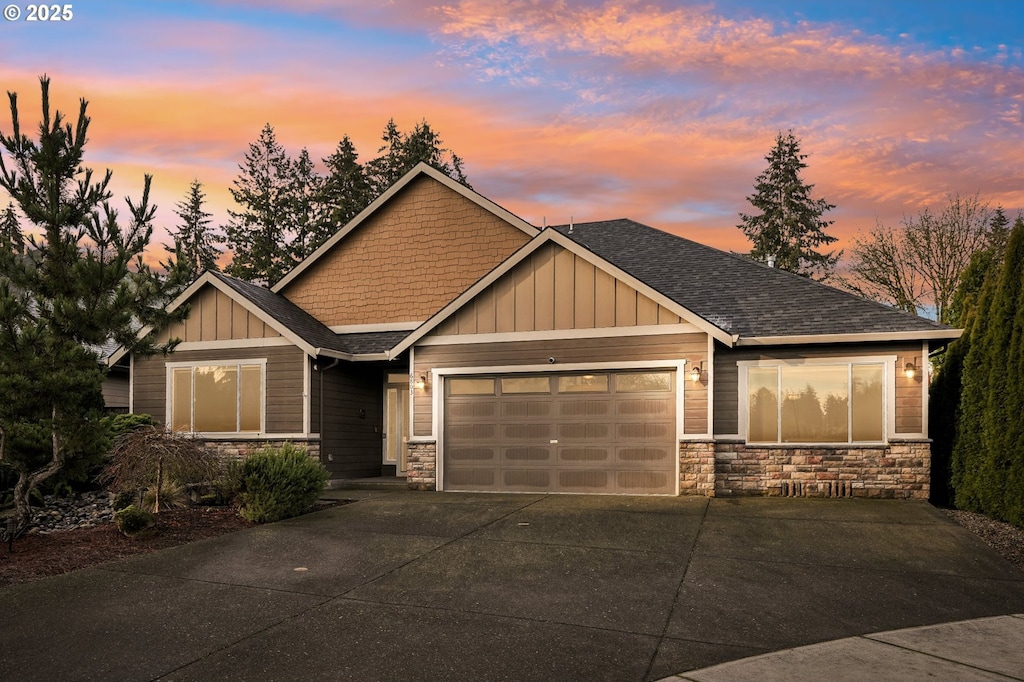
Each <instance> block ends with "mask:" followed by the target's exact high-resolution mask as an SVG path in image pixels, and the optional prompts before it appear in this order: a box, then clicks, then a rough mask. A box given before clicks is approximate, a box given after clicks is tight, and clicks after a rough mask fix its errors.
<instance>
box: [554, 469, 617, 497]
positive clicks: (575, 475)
mask: <svg viewBox="0 0 1024 682" xmlns="http://www.w3.org/2000/svg"><path fill="white" fill-rule="evenodd" d="M610 483H611V476H610V475H609V473H608V472H607V471H605V470H603V469H563V470H560V471H559V472H558V489H559V491H561V492H572V493H591V492H593V493H597V492H602V493H603V492H608V486H609V484H610Z"/></svg>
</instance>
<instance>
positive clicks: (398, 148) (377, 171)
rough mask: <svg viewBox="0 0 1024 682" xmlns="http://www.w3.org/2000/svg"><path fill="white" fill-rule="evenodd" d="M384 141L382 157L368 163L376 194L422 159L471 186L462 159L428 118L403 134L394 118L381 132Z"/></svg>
mask: <svg viewBox="0 0 1024 682" xmlns="http://www.w3.org/2000/svg"><path fill="white" fill-rule="evenodd" d="M381 141H382V142H383V143H384V144H383V145H382V146H381V147H380V149H378V150H377V153H378V156H377V157H376V158H375V159H372V160H371V161H369V162H368V163H367V164H366V176H367V178H368V180H369V183H370V187H371V188H372V189H373V194H374V196H379V195H380V194H382V193H383V192H384V191H386V190H387V188H388V187H390V186H391V185H393V184H395V183H396V182H398V180H399V179H401V177H402V176H403V175H405V174H406V173H408V172H409V171H410V170H412V168H413V167H414V166H415V165H416V164H417V163H420V162H421V161H422V162H424V163H427V164H429V165H431V166H433V167H434V168H436V169H438V170H439V171H441V172H442V173H444V174H445V175H447V176H449V177H451V178H454V179H455V180H457V181H459V182H461V183H462V184H464V185H466V186H467V187H470V184H469V181H468V180H467V178H466V173H465V170H464V164H463V161H462V159H461V158H460V157H459V156H458V155H456V154H455V153H454V152H452V151H451V150H449V149H445V148H444V147H443V144H444V143H443V141H442V140H441V136H440V135H439V134H438V133H437V132H436V131H434V129H433V128H431V127H430V124H429V123H427V122H426V121H425V120H424V121H420V122H419V123H417V124H416V126H415V127H414V128H413V129H412V131H411V132H409V133H403V132H402V131H400V130H399V129H398V126H397V125H395V120H394V119H390V120H388V123H387V125H386V126H384V132H383V133H382V134H381Z"/></svg>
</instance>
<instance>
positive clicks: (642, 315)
mask: <svg viewBox="0 0 1024 682" xmlns="http://www.w3.org/2000/svg"><path fill="white" fill-rule="evenodd" d="M186 304H187V305H188V306H189V310H190V312H189V315H188V318H187V319H186V320H185V321H184V322H183V323H181V324H177V325H175V326H174V327H172V328H170V329H164V330H158V333H159V334H160V335H161V337H162V338H164V339H167V338H180V339H181V340H182V342H181V343H180V345H179V346H178V348H177V350H176V351H175V352H174V353H173V354H171V355H170V356H168V357H166V358H164V357H152V358H143V357H131V358H130V363H131V387H130V389H131V390H130V396H129V402H130V409H131V410H132V411H133V412H146V413H149V414H151V415H153V416H154V417H156V418H157V419H158V420H161V421H162V422H164V423H165V424H167V426H168V427H169V428H172V429H174V430H176V431H183V432H192V433H195V434H197V437H201V438H203V439H205V440H206V441H207V442H208V443H210V444H211V445H213V446H216V447H218V448H219V449H221V450H222V451H224V452H227V453H230V454H244V453H245V452H246V451H249V450H251V449H253V448H255V447H258V446H262V445H263V444H266V443H268V442H270V443H279V442H282V441H292V442H295V443H301V444H303V445H305V446H306V447H308V449H309V451H310V453H311V455H313V456H316V457H319V458H320V460H321V461H322V462H323V463H324V464H325V466H326V467H327V468H328V469H329V470H330V472H331V475H332V476H333V477H334V478H349V477H365V476H377V475H381V474H385V475H398V476H405V477H407V480H408V482H409V485H410V487H414V488H419V489H429V490H434V489H437V490H460V491H471V490H476V491H524V492H525V491H529V492H563V493H580V492H586V493H634V494H664V495H677V494H702V495H736V494H756V495H765V494H768V495H824V496H871V497H901V498H907V497H912V498H927V496H928V480H929V441H928V434H927V432H926V425H927V414H926V411H927V404H928V403H927V399H928V395H927V378H926V377H927V372H926V368H927V366H928V355H929V352H930V351H931V350H932V349H933V348H936V347H938V346H941V345H943V344H945V343H947V342H949V341H950V340H951V339H954V338H956V337H957V336H958V335H959V330H954V329H949V328H947V327H945V326H942V325H938V324H935V323H933V322H930V321H928V320H925V319H922V318H918V317H915V316H912V315H908V314H905V313H902V312H899V311H896V310H893V309H891V308H888V307H886V306H882V305H879V304H876V303H872V302H869V301H865V300H862V299H859V298H857V297H854V296H851V295H849V294H846V293H843V292H840V291H837V290H835V289H832V288H830V287H827V286H824V285H822V284H818V283H816V282H812V281H810V280H807V279H804V278H802V277H798V276H796V275H793V274H790V273H788V272H783V271H779V270H776V269H773V268H770V267H767V266H765V265H762V264H760V263H756V262H753V261H750V260H748V259H746V258H744V257H741V256H737V255H733V254H729V253H724V252H722V251H718V250H716V249H713V248H709V247H706V246H703V245H701V244H698V243H695V242H692V241H689V240H686V239H681V238H679V237H675V236H672V235H670V234H668V233H665V232H661V231H659V230H656V229H653V228H650V227H646V226H644V225H640V224H638V223H635V222H632V221H629V220H611V221H605V222H594V223H583V224H576V225H566V226H558V227H549V228H546V229H543V230H542V229H539V228H537V227H535V226H533V225H530V224H528V223H526V222H524V221H523V220H521V219H520V218H517V217H516V216H514V215H512V214H511V213H509V212H508V211H506V210H504V209H502V208H501V207H499V206H497V205H495V204H494V203H492V202H491V201H489V200H487V199H486V198H484V197H482V196H480V195H478V194H476V193H475V192H473V191H472V190H470V189H468V188H467V187H465V186H463V185H461V184H459V183H457V182H455V181H454V180H452V179H450V178H449V177H447V176H445V175H443V174H441V173H439V172H437V171H435V170H434V169H432V168H430V167H428V166H426V165H422V164H421V165H420V166H417V167H416V168H415V169H413V170H412V171H411V172H410V173H409V174H408V175H406V176H405V177H404V178H403V179H402V180H400V181H399V182H398V183H397V184H395V186H393V187H392V188H391V189H390V190H389V191H387V192H386V193H385V194H384V195H382V196H381V197H379V198H378V199H377V200H376V201H374V202H373V203H372V204H371V205H370V206H369V207H368V208H367V209H366V210H364V211H363V212H362V213H360V214H359V215H358V216H357V217H356V218H355V219H353V220H352V222H350V223H349V224H348V225H346V226H344V227H343V228H342V229H341V230H340V231H339V232H338V233H337V234H335V235H334V237H332V238H331V239H330V240H329V241H327V242H326V243H325V244H324V245H323V246H322V247H321V248H320V249H318V250H317V251H316V252H315V253H314V254H312V255H311V256H310V257H309V258H307V259H306V260H305V261H303V262H302V263H300V264H299V265H298V266H297V267H296V268H295V269H294V270H292V271H291V272H290V273H289V274H288V275H287V276H285V277H284V278H283V279H282V280H281V281H280V282H278V283H277V284H275V285H274V286H273V287H272V288H270V289H267V288H264V287H261V286H256V285H254V284H250V283H246V282H242V281H239V280H236V279H233V278H230V277H227V276H225V275H222V274H219V273H214V272H207V273H205V274H203V275H202V276H201V277H200V278H199V279H198V280H196V281H195V282H194V283H193V284H192V285H191V286H190V287H189V288H188V289H187V290H186V291H185V292H184V293H182V295H181V296H180V297H179V298H178V299H177V300H176V301H174V303H173V304H172V306H174V307H178V306H181V305H186ZM115 359H116V356H115Z"/></svg>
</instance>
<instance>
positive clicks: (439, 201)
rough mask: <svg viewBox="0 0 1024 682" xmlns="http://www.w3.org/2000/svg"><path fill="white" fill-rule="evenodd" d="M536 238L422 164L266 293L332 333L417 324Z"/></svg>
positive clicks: (528, 228) (505, 214)
mask: <svg viewBox="0 0 1024 682" xmlns="http://www.w3.org/2000/svg"><path fill="white" fill-rule="evenodd" d="M536 233H537V230H536V228H534V227H532V226H530V225H528V224H526V223H525V222H523V221H522V220H520V219H519V218H516V217H515V216H513V215H512V214H510V213H508V212H507V211H505V210H504V209H501V208H500V207H498V206H497V205H495V204H493V203H492V202H489V201H487V200H486V199H484V198H483V197H481V196H480V195H478V194H476V193H475V192H473V191H472V190H470V189H468V188H466V187H465V186H463V185H461V184H459V183H457V182H456V181H454V180H452V179H451V178H449V177H448V176H446V175H444V174H443V173H440V172H438V171H436V170H434V169H433V168H431V167H429V166H427V165H425V164H421V165H419V166H417V167H416V168H415V169H414V170H413V171H411V172H410V173H409V174H407V175H406V176H405V177H403V178H402V180H401V181H399V182H398V183H397V184H396V185H395V186H393V187H392V188H391V189H390V190H388V192H386V193H385V194H384V195H383V196H381V197H380V198H379V199H377V200H376V201H375V202H374V203H373V204H371V205H370V206H369V207H368V208H367V209H366V210H365V211H363V212H362V213H361V214H360V215H359V216H357V217H356V218H355V219H354V220H352V222H350V223H349V224H348V225H347V226H346V227H345V228H344V229H343V230H341V231H340V232H338V233H337V234H336V235H335V236H334V237H332V238H331V239H330V240H328V241H327V242H326V243H325V244H324V245H323V246H322V247H321V248H320V249H318V250H317V251H316V252H315V253H314V254H313V255H311V256H310V257H309V258H307V259H306V260H305V261H303V263H301V264H300V265H299V266H297V267H296V268H295V269H294V270H293V271H292V272H291V273H289V274H288V275H286V276H285V277H284V278H283V279H282V280H281V281H280V282H279V283H278V284H276V285H275V286H274V287H273V289H272V291H274V292H275V293H280V294H282V295H284V296H285V297H287V298H288V299H289V300H291V301H292V302H294V303H295V304H296V305H298V306H299V307H301V308H303V309H304V310H306V311H307V312H309V313H310V314H312V315H313V316H315V317H316V318H317V319H318V320H320V321H322V322H323V323H324V324H326V325H328V326H331V327H354V326H360V325H376V326H378V327H379V326H381V325H384V324H395V323H408V322H414V323H416V324H419V323H420V322H422V321H423V320H425V319H427V318H428V317H430V315H432V314H433V313H435V312H436V311H437V310H438V309H439V308H441V307H442V306H443V305H445V304H446V303H448V302H449V301H450V300H451V299H452V298H454V297H455V296H456V295H458V294H459V293H460V292H461V291H463V290H464V289H465V288H466V287H468V286H469V285H470V284H472V283H473V282H474V281H475V280H477V279H478V278H480V277H481V276H483V275H484V274H486V273H487V272H488V271H489V270H491V269H492V268H494V267H495V266H496V265H498V264H499V263H500V262H502V261H503V260H504V259H505V258H507V257H508V255H509V254H511V253H513V252H514V251H515V250H516V249H518V248H519V247H520V246H522V245H523V244H524V243H526V242H527V241H528V240H529V239H530V237H532V236H533V235H535V234H536Z"/></svg>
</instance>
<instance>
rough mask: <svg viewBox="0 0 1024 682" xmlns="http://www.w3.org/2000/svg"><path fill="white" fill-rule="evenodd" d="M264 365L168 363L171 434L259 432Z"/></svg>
mask: <svg viewBox="0 0 1024 682" xmlns="http://www.w3.org/2000/svg"><path fill="white" fill-rule="evenodd" d="M265 370H266V363H265V362H264V361H262V360H238V361H227V362H216V363H209V364H202V363H173V364H172V363H169V364H168V366H167V372H168V408H169V410H168V412H169V417H170V418H169V423H170V425H171V428H172V429H173V430H174V431H185V432H197V433H258V432H261V431H263V413H264V399H263V396H264V393H265V391H264V385H265V373H266V372H265Z"/></svg>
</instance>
